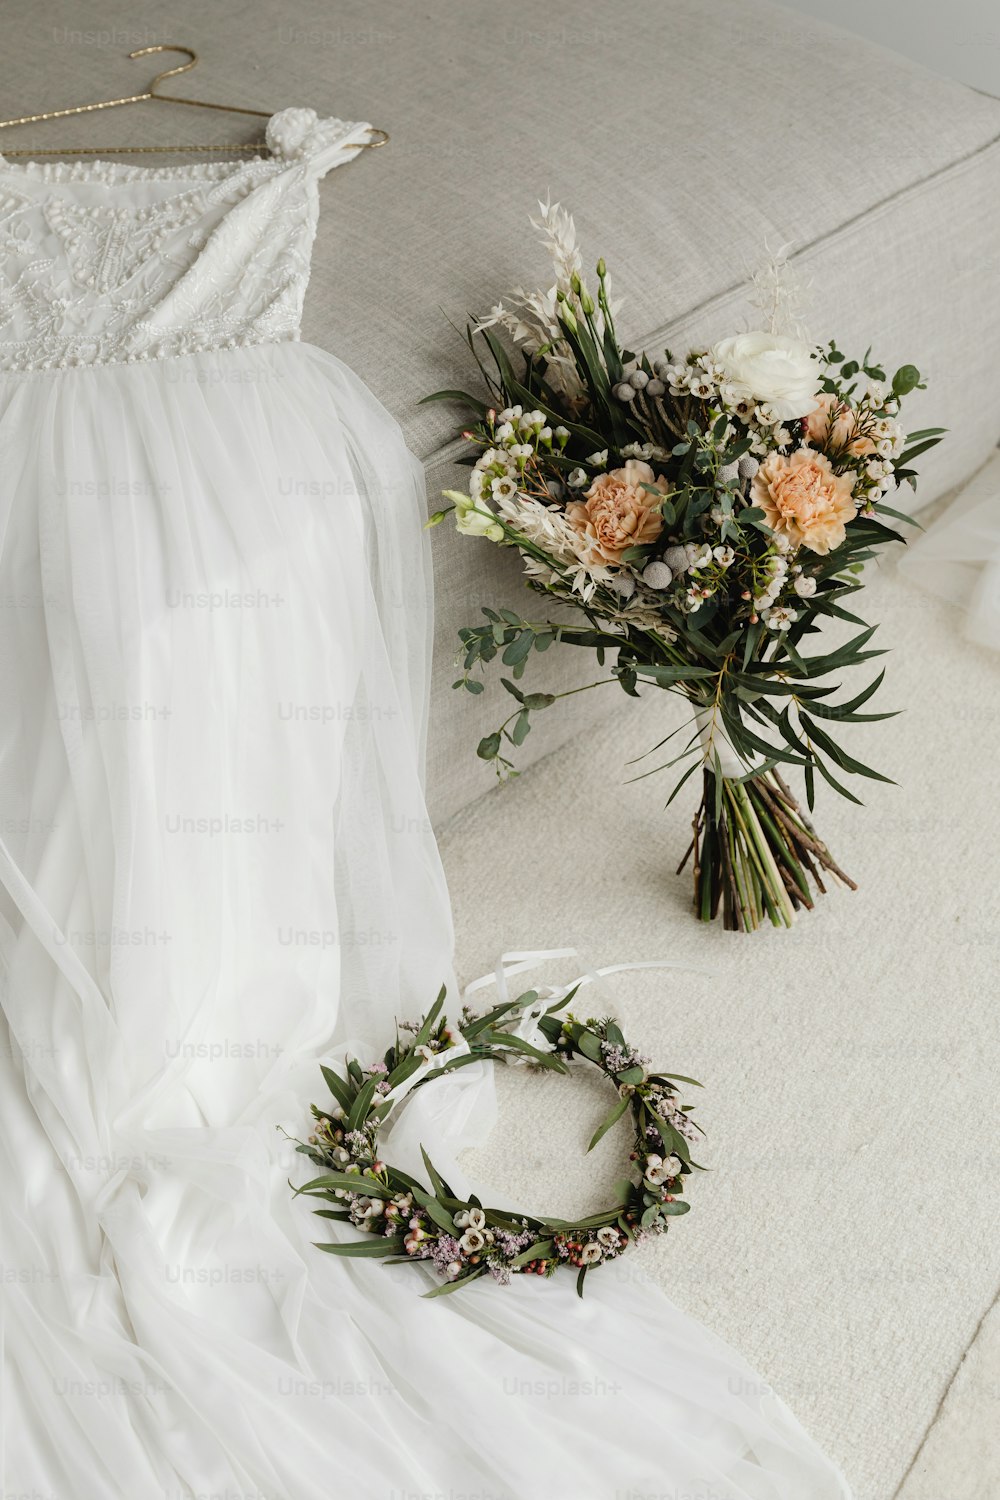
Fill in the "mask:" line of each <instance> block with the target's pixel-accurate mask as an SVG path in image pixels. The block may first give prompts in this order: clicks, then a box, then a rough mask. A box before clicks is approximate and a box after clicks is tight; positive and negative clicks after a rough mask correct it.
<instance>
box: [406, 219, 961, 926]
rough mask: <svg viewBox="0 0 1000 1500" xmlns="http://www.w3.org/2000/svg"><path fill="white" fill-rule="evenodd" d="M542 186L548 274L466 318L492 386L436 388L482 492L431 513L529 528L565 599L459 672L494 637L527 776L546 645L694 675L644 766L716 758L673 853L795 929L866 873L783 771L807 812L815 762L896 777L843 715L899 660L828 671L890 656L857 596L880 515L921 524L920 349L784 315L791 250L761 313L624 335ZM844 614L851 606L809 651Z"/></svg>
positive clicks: (502, 768)
mask: <svg viewBox="0 0 1000 1500" xmlns="http://www.w3.org/2000/svg"><path fill="white" fill-rule="evenodd" d="M541 208H542V221H541V223H540V224H536V226H535V227H536V228H539V229H540V230H542V232H543V234H544V237H545V239H546V242H547V244H548V247H549V249H550V252H551V254H552V258H553V261H554V263H555V268H556V277H557V280H556V284H555V286H554V287H553V288H552V289H551V291H548V292H542V293H530V294H529V293H523V292H518V293H515V294H514V297H515V300H514V301H513V302H512V304H511V306H510V307H505V306H503V305H502V304H501V305H499V306H497V307H496V308H494V310H493V312H492V314H491V316H490V317H489V318H488V319H484V320H481V321H479V322H477V323H475V324H472V325H470V327H469V328H468V330H467V339H468V343H469V346H470V348H471V349H472V351H473V354H474V355H475V357H476V359H477V363H478V364H479V368H480V370H481V372H482V375H483V378H484V380H485V382H486V387H487V391H488V394H487V396H486V399H482V400H481V399H479V398H478V397H477V396H474V395H469V394H467V393H465V392H462V391H440V392H438V393H437V394H436V395H435V396H433V397H429V398H428V399H430V400H449V401H455V402H459V403H462V404H463V405H465V406H466V407H467V408H468V409H469V410H470V411H471V412H472V413H473V414H474V422H473V425H472V426H471V427H470V428H469V429H467V430H466V431H465V432H464V433H463V437H464V438H465V439H466V440H467V441H468V442H469V443H470V444H471V445H472V451H471V452H470V459H469V461H470V463H471V464H472V472H471V475H470V483H469V491H468V493H467V494H465V493H461V492H459V491H454V490H448V491H445V498H446V499H447V500H448V501H449V505H448V506H447V507H446V508H445V509H444V510H441V511H439V512H438V513H437V514H436V515H435V516H433V517H432V524H433V523H436V522H439V521H441V520H442V519H443V518H444V517H445V516H446V515H447V514H448V513H449V512H451V511H453V512H454V515H455V518H456V522H457V525H458V529H459V531H460V532H462V533H463V534H465V535H468V536H478V537H483V538H485V539H486V540H487V541H488V542H490V543H493V544H495V545H498V546H504V547H515V548H516V549H517V550H518V552H519V553H520V555H521V558H522V561H523V564H524V571H525V575H526V580H527V583H528V585H529V586H530V587H531V588H532V589H534V590H535V591H536V592H537V593H539V594H543V595H547V596H549V597H551V598H553V599H555V600H557V601H559V602H560V603H562V604H566V605H573V606H576V611H575V612H574V614H573V615H572V616H571V617H570V618H569V619H565V618H564V619H562V620H559V621H556V620H552V619H549V618H542V619H541V620H537V619H534V620H532V619H526V618H522V616H521V615H519V614H518V613H516V612H515V611H513V610H509V609H503V610H499V611H497V610H492V609H489V608H484V610H483V614H484V615H485V616H486V620H485V623H484V624H482V625H478V626H475V625H473V626H469V627H468V628H466V629H463V630H462V631H461V632H460V634H461V639H462V643H463V647H464V652H463V665H464V672H463V676H462V677H461V678H460V679H459V681H458V682H456V684H455V686H456V687H458V688H464V689H467V690H468V691H469V692H472V693H480V692H482V691H483V688H484V684H483V682H482V680H481V678H480V677H479V676H477V675H475V670H476V668H478V667H479V666H480V665H481V664H483V663H486V662H489V661H492V660H493V658H494V657H496V656H498V655H499V656H500V658H501V661H502V663H503V665H504V666H506V667H507V668H509V670H510V675H509V676H507V677H504V678H502V682H503V685H504V687H505V689H506V690H507V692H508V693H509V694H510V695H511V697H512V698H513V700H514V702H513V705H512V711H511V713H510V715H509V716H508V717H507V718H506V719H505V720H504V722H503V723H502V724H501V725H500V727H499V728H498V729H497V730H496V731H495V732H494V733H492V734H489V735H487V736H486V737H485V738H484V739H483V740H482V741H481V742H480V745H479V755H480V756H481V757H482V758H483V759H484V760H487V761H490V762H492V763H493V764H494V765H495V767H496V769H497V772H498V774H499V775H500V776H501V777H505V776H508V775H511V774H516V773H515V772H514V768H513V764H512V762H511V760H510V759H509V747H512V746H513V747H516V746H518V745H520V744H521V743H522V742H523V740H524V738H525V736H526V735H527V734H528V732H529V730H530V727H531V723H532V716H533V715H534V714H535V713H537V712H539V711H541V710H544V709H547V708H549V707H551V706H552V704H553V703H554V702H555V701H556V700H557V699H558V698H561V697H565V696H567V694H566V693H556V694H550V693H530V692H528V693H526V692H524V691H522V689H521V687H520V686H519V685H518V684H519V681H520V679H521V678H522V676H523V673H524V671H525V668H526V665H527V663H528V661H529V658H530V657H531V655H532V653H533V652H535V651H545V650H547V649H548V648H549V647H550V646H551V645H552V644H553V643H555V642H561V643H562V644H565V645H570V646H576V647H583V648H584V649H586V650H588V651H593V652H594V653H596V657H597V661H598V663H599V664H600V666H601V667H602V668H605V671H606V675H604V676H602V677H601V678H600V679H598V682H593V683H588V684H586V685H585V687H579V688H576V689H573V690H572V691H574V692H582V691H584V690H585V688H593V687H597V686H598V685H599V683H602V682H617V683H618V684H619V686H620V687H621V688H622V689H623V690H624V692H625V693H627V694H629V695H630V696H632V697H637V696H638V695H639V689H640V687H641V686H644V685H652V686H654V687H657V688H665V689H667V690H668V691H671V692H674V693H679V694H681V695H683V697H684V698H685V699H686V700H687V703H688V705H689V707H690V710H691V713H690V716H689V717H688V718H687V719H686V721H685V723H684V724H682V726H681V728H680V730H675V731H674V732H673V734H674V735H676V734H678V733H682V732H683V731H684V730H685V729H686V730H687V731H688V737H687V740H686V742H682V743H681V744H680V746H679V747H678V746H675V747H673V748H674V749H676V750H677V751H678V753H676V754H674V753H673V750H671V751H668V752H667V754H666V759H665V763H664V764H663V765H658V766H656V767H655V769H656V770H665V769H667V768H669V767H674V766H680V767H682V769H681V771H680V772H679V773H678V774H679V779H678V781H677V783H676V785H675V786H674V788H673V791H672V792H671V796H670V800H673V797H674V796H676V794H677V792H678V791H679V790H680V788H681V787H682V786H683V784H684V783H685V782H686V781H687V779H688V777H690V776H691V775H693V774H694V773H695V772H696V771H698V770H700V771H701V780H702V795H701V802H700V805H699V807H698V810H697V813H696V815H695V818H694V822H693V836H692V839H691V843H690V845H689V847H688V850H687V853H686V855H685V857H684V860H682V862H681V866H680V869H683V868H684V865H685V864H686V863H687V861H688V859H691V860H692V864H693V871H694V902H695V909H696V911H697V914H698V916H699V917H700V918H701V919H702V920H703V921H710V920H712V919H714V918H715V917H716V916H717V915H718V914H719V913H720V911H721V913H722V917H723V922H724V924H725V926H726V927H727V928H729V929H732V930H735V931H741V932H743V931H748V930H753V929H756V928H757V927H758V926H760V925H761V924H762V923H763V922H768V921H769V922H771V923H772V924H773V925H774V926H776V927H777V926H786V927H787V926H789V925H791V923H792V920H793V917H794V914H795V912H796V910H797V909H799V908H801V907H807V908H811V906H812V904H813V892H814V890H815V891H820V892H822V891H823V890H824V889H825V886H824V879H825V878H826V877H828V876H832V877H834V878H836V879H839V880H841V881H843V882H844V883H845V884H847V885H849V886H851V887H852V889H853V888H854V886H853V882H852V881H851V880H849V879H848V877H847V876H846V875H845V874H844V873H843V871H842V870H840V868H839V867H838V866H837V864H836V863H835V862H834V860H833V858H832V856H831V855H830V852H829V851H828V849H827V847H826V845H825V844H824V842H823V841H822V839H821V838H820V837H819V835H818V834H817V833H816V832H815V830H814V828H813V825H812V823H811V821H810V819H809V817H808V815H807V814H806V813H805V812H804V811H803V809H802V808H801V807H800V806H799V803H798V802H797V800H796V798H795V797H794V796H793V795H792V792H791V791H790V789H789V787H788V785H787V783H786V781H785V779H784V777H783V775H782V771H783V769H784V768H785V767H786V766H794V767H796V768H798V769H799V770H801V772H802V775H803V777H804V781H805V790H806V799H807V803H808V807H809V810H810V811H811V810H812V808H813V803H814V792H815V780H816V775H817V773H818V774H819V776H821V777H822V778H823V779H824V780H825V781H827V782H828V783H829V784H830V785H831V786H832V787H833V788H834V789H835V790H836V791H837V792H839V793H841V794H842V795H843V796H845V797H848V798H850V799H851V801H854V802H857V801H859V800H860V799H859V798H858V797H856V796H855V795H854V793H853V792H852V791H850V790H848V788H847V787H846V786H845V785H843V783H842V781H841V779H840V778H841V776H865V777H874V778H875V779H876V780H879V781H887V780H889V778H888V777H886V776H883V775H881V773H880V772H878V771H875V770H872V769H871V768H870V767H869V766H867V765H864V764H862V763H861V762H860V761H859V760H857V759H855V758H854V757H853V756H852V755H850V754H849V753H848V751H847V750H845V749H844V748H842V746H841V744H840V737H839V735H835V733H834V729H835V727H839V726H846V725H850V724H857V723H861V722H864V721H868V720H872V719H881V718H887V717H889V715H888V714H877V713H869V712H863V711H862V710H863V709H864V707H865V705H866V704H867V703H868V702H869V700H870V699H871V698H872V696H873V695H874V693H875V692H876V690H877V689H878V687H879V685H880V683H881V681H882V678H883V676H884V673H882V672H880V673H879V674H878V675H877V676H876V677H875V679H874V681H871V682H869V683H867V685H866V686H864V687H863V688H862V689H861V691H859V692H857V693H856V694H854V695H853V696H852V697H850V698H849V699H847V701H841V702H838V703H831V702H830V701H829V700H830V698H831V696H832V695H833V694H835V693H836V692H837V691H838V688H839V682H831V681H829V678H830V676H831V674H836V675H837V677H838V678H839V675H840V673H841V672H843V671H846V670H847V669H848V668H851V667H854V666H857V665H860V664H861V663H863V662H866V661H869V660H870V659H871V658H872V657H875V656H879V655H881V654H882V653H881V652H880V651H878V650H876V649H873V648H872V647H871V645H870V642H871V639H872V636H873V634H874V630H875V627H874V626H868V625H866V624H865V622H864V621H863V620H861V619H860V618H859V617H858V616H857V614H855V613H853V612H852V611H851V609H850V608H848V603H849V601H851V596H852V595H854V594H856V593H857V592H858V590H859V589H860V588H861V587H862V577H861V574H862V569H863V565H864V564H865V562H867V561H868V560H869V559H870V558H872V557H874V556H875V555H876V554H877V552H878V550H879V549H880V548H882V547H883V546H885V545H886V544H887V543H889V542H895V541H898V540H900V534H899V531H898V530H896V529H894V528H893V527H891V526H890V525H888V524H887V523H886V519H885V518H886V517H889V518H892V519H893V520H895V521H897V522H903V523H908V522H909V524H915V523H912V522H910V519H909V517H908V516H906V515H904V514H903V513H902V512H900V511H898V510H895V509H894V508H893V507H892V506H891V505H890V504H888V502H887V496H889V495H890V494H892V492H893V490H894V489H895V487H896V486H897V484H898V483H899V482H900V481H902V480H909V481H910V483H911V484H913V483H914V481H915V474H914V470H913V469H912V467H911V463H912V461H913V460H914V459H915V458H916V457H917V456H918V455H919V454H920V453H922V452H924V451H925V450H926V449H927V448H929V447H931V446H932V445H933V444H934V443H936V442H938V441H939V440H940V435H941V432H942V430H943V429H941V428H931V429H927V430H925V431H923V432H915V433H912V434H910V437H909V440H907V439H906V438H905V437H904V433H903V430H902V428H901V427H900V424H899V420H898V413H899V409H900V404H901V402H902V400H903V398H904V397H905V396H906V395H907V394H908V393H909V392H911V391H913V390H915V389H922V388H923V387H922V383H921V379H920V374H919V371H918V370H917V369H916V368H915V367H914V366H913V365H904V366H903V367H902V368H901V369H899V370H897V371H896V373H895V374H894V375H893V376H892V378H891V380H890V379H888V378H887V376H886V374H885V372H884V371H883V370H882V369H881V368H879V366H878V364H877V362H876V361H874V360H873V359H872V358H871V357H870V351H869V353H867V354H866V355H865V357H864V358H863V359H862V360H860V361H859V360H855V359H846V358H845V356H844V355H843V354H842V353H841V352H840V350H839V349H838V348H837V346H836V344H835V343H829V344H827V345H826V346H825V347H822V348H817V347H815V346H813V345H810V344H809V343H808V342H807V341H806V340H805V338H804V337H803V336H802V334H801V330H800V329H799V327H798V326H797V325H796V324H794V323H792V324H791V327H789V323H790V321H791V307H790V303H791V295H792V294H791V289H790V287H789V284H788V276H787V271H786V270H785V268H784V266H783V263H782V261H781V259H780V257H779V258H777V259H775V260H773V261H772V262H771V263H770V265H769V266H767V267H766V268H765V270H763V271H761V272H760V273H758V275H757V276H756V277H755V278H754V281H755V285H756V288H757V303H758V306H760V307H761V310H762V312H765V309H766V312H765V316H763V317H762V322H766V323H767V325H768V327H767V331H765V332H750V333H743V334H739V335H736V336H734V337H730V338H725V339H722V340H721V342H719V343H716V344H715V345H713V346H712V347H711V348H699V349H695V350H693V351H691V352H690V353H687V354H684V355H675V354H673V353H672V352H671V351H670V350H669V349H668V350H665V351H664V353H663V354H662V356H657V357H655V358H653V357H650V356H649V355H647V354H645V353H640V354H634V353H631V352H629V351H628V350H626V349H623V348H622V347H621V346H620V344H619V342H618V338H617V335H616V333H615V325H614V314H615V311H616V310H617V309H616V307H615V304H614V303H613V301H612V298H611V293H610V289H609V283H608V276H607V271H606V268H605V265H604V261H603V260H601V261H599V262H598V265H597V290H596V295H594V294H592V292H591V291H590V290H589V289H588V286H587V284H586V283H585V282H584V280H583V278H582V275H581V260H580V254H579V250H578V249H577V246H576V240H575V232H574V228H573V221H572V219H571V218H569V216H568V215H566V214H565V213H564V212H563V211H562V210H561V209H560V208H559V205H558V204H556V205H549V204H543V205H541ZM782 328H784V331H782ZM499 329H503V330H504V331H505V332H506V333H507V334H508V335H509V337H510V341H512V342H513V345H514V346H515V349H516V350H517V351H519V352H518V353H516V354H514V355H512V354H511V353H510V351H509V345H508V343H507V342H505V341H504V340H502V339H501V338H500V337H499V336H498V330H499ZM830 619H834V620H840V621H847V622H849V623H850V624H851V625H853V626H857V627H858V630H857V632H856V633H851V632H848V634H849V639H847V640H846V641H844V642H843V643H842V644H839V645H830V644H827V645H822V646H819V647H818V649H814V650H809V649H808V644H809V638H810V637H814V636H815V635H816V633H817V632H818V631H819V629H820V626H821V625H822V623H823V622H824V621H825V620H830ZM672 737H673V736H671V735H668V736H667V738H666V740H664V741H661V743H660V744H659V745H657V746H656V747H655V750H660V749H661V748H662V747H663V745H665V744H666V743H667V740H669V739H671V738H672ZM649 753H650V754H652V753H654V752H652V751H651V752H649ZM684 762H687V765H686V767H685V766H684V765H683V763H684ZM645 774H647V775H648V774H652V773H651V772H646V773H645Z"/></svg>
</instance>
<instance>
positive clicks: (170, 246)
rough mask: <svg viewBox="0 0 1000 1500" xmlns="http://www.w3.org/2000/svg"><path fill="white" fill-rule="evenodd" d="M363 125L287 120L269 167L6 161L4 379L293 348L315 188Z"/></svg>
mask: <svg viewBox="0 0 1000 1500" xmlns="http://www.w3.org/2000/svg"><path fill="white" fill-rule="evenodd" d="M368 128H369V127H368V126H367V125H365V124H350V123H348V122H346V121H344V120H336V119H326V120H320V119H317V116H316V113H315V111H313V110H311V109H286V110H282V111H281V112H280V113H279V114H276V115H274V116H273V117H272V118H271V120H270V121H269V122H268V126H267V133H266V140H267V144H268V146H269V148H270V150H271V153H272V154H271V156H270V157H265V158H261V157H255V158H253V160H251V161H243V162H237V163H234V162H231V161H227V162H199V163H197V164H196V165H193V166H183V167H165V168H160V167H133V166H127V165H122V164H118V163H112V162H57V163H52V164H41V163H36V162H29V163H26V164H24V165H17V164H15V163H12V162H8V161H5V160H4V158H3V157H2V156H0V370H40V369H52V368H61V367H66V366H71V365H99V364H109V363H119V362H121V361H131V360H139V359H156V358H160V357H163V356H167V355H173V354H188V353H194V352H197V351H200V350H208V349H224V348H233V347H236V346H238V345H241V344H262V343H272V342H275V341H277V340H282V339H290V338H297V337H298V332H299V324H300V320H301V314H302V301H303V297H304V294H305V289H306V284H307V282H308V279H309V257H310V252H311V249H312V241H313V236H314V234H315V230H316V216H317V209H318V196H319V195H318V191H317V183H318V180H319V178H320V177H321V176H322V175H323V174H324V173H325V172H327V171H328V170H329V169H330V168H331V167H334V166H339V165H340V164H341V163H342V162H345V161H350V160H351V158H352V157H354V156H356V155H357V154H358V152H359V151H360V150H361V149H362V148H363V145H364V143H365V141H366V139H367V133H368Z"/></svg>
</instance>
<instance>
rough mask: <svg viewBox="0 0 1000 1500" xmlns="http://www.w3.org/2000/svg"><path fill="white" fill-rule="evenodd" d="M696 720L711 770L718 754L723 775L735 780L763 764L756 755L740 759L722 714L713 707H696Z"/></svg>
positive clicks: (707, 764) (699, 736) (707, 763)
mask: <svg viewBox="0 0 1000 1500" xmlns="http://www.w3.org/2000/svg"><path fill="white" fill-rule="evenodd" d="M694 722H695V726H696V728H697V730H698V738H699V740H700V741H701V748H702V749H703V750H704V752H705V765H706V766H707V767H708V768H709V770H714V769H715V758H716V756H718V758H719V765H720V766H721V768H722V774H723V776H724V777H726V778H727V779H729V780H731V781H735V780H736V779H737V778H738V777H740V776H746V775H747V773H748V772H750V771H752V770H753V769H754V767H755V766H759V765H760V764H761V761H760V758H759V756H756V755H755V756H752V757H751V759H750V760H749V761H746V762H744V761H742V760H740V757H739V756H738V755H737V753H736V751H735V750H734V749H733V747H732V745H731V743H730V741H729V736H728V735H727V734H726V731H725V730H724V729H723V727H722V719H721V716H720V715H719V714H717V713H715V712H714V711H713V710H712V709H710V708H698V709H696V710H695V715H694Z"/></svg>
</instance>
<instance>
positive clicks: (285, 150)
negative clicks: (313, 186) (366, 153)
mask: <svg viewBox="0 0 1000 1500" xmlns="http://www.w3.org/2000/svg"><path fill="white" fill-rule="evenodd" d="M371 129H372V127H371V125H369V124H368V123H367V122H366V121H364V120H361V121H351V120H338V119H336V118H334V117H333V116H330V118H328V119H322V120H321V119H320V118H319V116H318V115H317V113H316V111H315V110H314V109H299V108H295V107H293V108H291V109H283V110H280V111H279V113H278V114H276V115H272V116H271V118H270V120H269V121H268V123H267V130H266V132H265V139H266V141H267V144H268V146H269V147H270V149H271V151H272V153H273V154H274V155H275V156H276V157H279V158H281V159H282V160H284V161H287V162H288V163H289V164H293V163H299V162H300V163H302V164H304V165H307V166H308V168H309V170H310V172H311V173H313V174H315V175H316V176H317V177H322V176H324V175H325V173H327V172H329V171H330V170H331V168H333V167H339V166H342V165H343V164H344V162H348V161H353V159H354V158H355V157H356V156H357V154H358V152H359V151H363V150H364V148H365V146H366V145H367V144H368V138H369V135H370V133H371Z"/></svg>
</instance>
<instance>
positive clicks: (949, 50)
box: [783, 0, 1000, 96]
mask: <svg viewBox="0 0 1000 1500" xmlns="http://www.w3.org/2000/svg"><path fill="white" fill-rule="evenodd" d="M783 3H784V4H786V5H787V6H788V7H789V9H790V10H799V11H805V12H806V13H807V14H809V15H813V16H817V17H819V18H820V19H821V20H824V21H829V22H830V23H831V24H833V25H835V26H842V27H843V28H844V29H845V30H847V31H856V32H858V33H860V35H861V36H866V37H870V38H871V40H872V41H873V42H878V43H879V44H880V45H881V46H883V47H891V48H892V49H893V50H894V51H896V52H903V53H905V54H906V55H907V56H908V57H912V58H915V59H916V60H917V62H919V63H923V65H924V67H926V68H932V69H933V70H934V71H935V72H936V73H944V74H945V75H946V76H947V77H949V78H957V79H958V80H959V82H960V83H966V84H969V85H970V87H972V88H976V89H982V90H983V91H984V92H985V93H988V94H996V95H998V96H1000V3H998V0H783Z"/></svg>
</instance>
